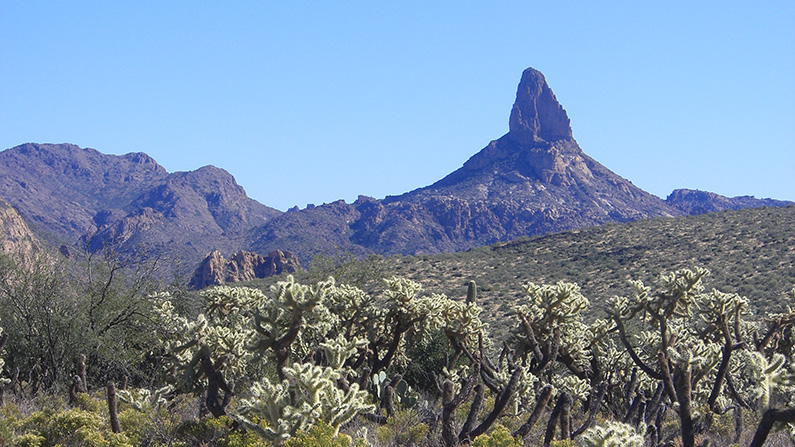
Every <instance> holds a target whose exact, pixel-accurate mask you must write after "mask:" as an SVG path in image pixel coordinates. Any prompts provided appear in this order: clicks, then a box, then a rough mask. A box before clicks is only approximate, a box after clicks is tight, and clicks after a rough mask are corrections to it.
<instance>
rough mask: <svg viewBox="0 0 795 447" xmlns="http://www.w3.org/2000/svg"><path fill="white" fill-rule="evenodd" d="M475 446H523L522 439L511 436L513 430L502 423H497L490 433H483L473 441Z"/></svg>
mask: <svg viewBox="0 0 795 447" xmlns="http://www.w3.org/2000/svg"><path fill="white" fill-rule="evenodd" d="M472 446H473V447H522V441H521V440H520V439H517V438H514V437H513V436H511V432H510V431H508V429H507V428H505V427H503V426H502V425H497V426H496V427H495V428H494V430H492V431H491V432H489V433H485V434H482V435H480V436H478V437H477V438H475V439H474V441H472Z"/></svg>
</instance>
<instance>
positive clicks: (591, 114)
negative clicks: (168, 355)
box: [0, 0, 795, 210]
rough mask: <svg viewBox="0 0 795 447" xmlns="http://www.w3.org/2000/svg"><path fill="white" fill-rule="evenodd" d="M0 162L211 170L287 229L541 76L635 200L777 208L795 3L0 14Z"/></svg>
mask: <svg viewBox="0 0 795 447" xmlns="http://www.w3.org/2000/svg"><path fill="white" fill-rule="evenodd" d="M0 64H1V68H0V149H7V148H10V147H13V146H16V145H19V144H22V143H25V142H39V143H67V142H68V143H74V144H77V145H79V146H82V147H91V148H94V149H97V150H99V151H101V152H105V153H112V154H124V153H127V152H138V151H142V152H146V153H148V154H149V155H151V156H152V157H154V158H155V159H156V160H157V161H158V162H159V163H160V164H161V165H163V166H164V167H165V168H166V169H167V170H168V171H171V172H173V171H186V170H193V169H197V168H199V167H201V166H203V165H208V164H212V165H215V166H218V167H221V168H224V169H226V170H227V171H229V172H230V173H232V174H233V175H234V176H235V178H236V179H237V181H238V183H239V184H240V185H242V186H243V187H244V188H245V189H246V191H247V192H248V194H249V195H250V196H251V197H253V198H255V199H256V200H258V201H260V202H262V203H264V204H266V205H269V206H273V207H275V208H278V209H281V210H286V209H287V208H289V207H292V206H294V205H298V206H299V207H301V208H303V207H305V206H306V204H308V203H314V204H321V203H326V202H331V201H334V200H337V199H345V200H347V201H349V202H350V201H353V200H355V199H356V197H357V195H359V194H363V195H368V196H372V197H377V198H382V197H384V196H386V195H395V194H400V193H403V192H406V191H409V190H412V189H414V188H418V187H422V186H426V185H428V184H430V183H432V182H434V181H436V180H438V179H440V178H442V177H443V176H445V175H446V174H448V173H449V172H452V171H453V170H455V169H457V168H458V167H460V166H461V165H462V164H463V163H464V161H466V160H467V159H468V158H469V157H470V156H472V155H473V154H475V153H476V152H478V151H479V150H480V149H482V148H483V147H484V146H485V145H486V144H488V142H489V141H490V140H493V139H496V138H499V137H500V136H502V135H503V134H505V133H506V132H507V130H508V117H509V114H510V109H511V105H512V104H513V101H514V97H515V94H516V86H517V85H518V83H519V79H520V76H521V73H522V70H524V69H525V68H527V67H534V68H536V69H538V70H540V71H542V72H543V73H544V74H545V76H546V78H547V81H548V82H549V84H550V86H551V87H552V89H553V91H554V92H555V94H556V96H557V98H558V100H559V101H560V102H561V103H562V104H563V106H564V108H566V110H567V112H568V113H569V117H570V118H571V122H572V128H573V133H574V137H575V138H576V139H577V141H578V142H579V143H580V146H581V147H582V148H583V150H584V151H585V152H586V153H587V154H588V155H590V156H592V157H593V158H595V159H596V160H598V161H599V162H601V163H602V164H604V165H605V166H607V167H608V168H610V169H611V170H613V171H614V172H616V173H617V174H619V175H621V176H622V177H624V178H627V179H629V180H631V181H632V182H633V183H635V184H636V185H638V186H640V187H641V188H643V189H645V190H647V191H649V192H651V193H653V194H656V195H658V196H660V197H663V198H664V197H665V196H666V195H668V194H669V193H670V192H671V191H672V190H673V189H675V188H693V189H702V190H708V191H713V192H717V193H719V194H723V195H728V196H735V195H755V196H757V197H772V198H777V199H786V200H795V175H793V171H795V2H794V1H792V0H782V1H758V2H750V1H743V2H739V1H732V0H721V1H670V0H669V1H655V0H650V1H634V0H633V1H611V2H595V1H594V2H591V1H582V2H571V1H565V0H556V1H529V0H525V1H496V2H477V3H476V2H467V1H451V2H428V1H421V2H413V1H401V2H376V1H361V2H347V1H338V2H332V1H316V2H304V1H285V2H276V1H235V2H206V1H185V2H177V1H136V2H117V1H94V2H89V1H60V2H43V1H16V0H2V1H0Z"/></svg>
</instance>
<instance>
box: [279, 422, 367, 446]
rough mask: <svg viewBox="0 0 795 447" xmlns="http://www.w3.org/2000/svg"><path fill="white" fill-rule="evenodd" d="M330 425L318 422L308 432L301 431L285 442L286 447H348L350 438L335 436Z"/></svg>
mask: <svg viewBox="0 0 795 447" xmlns="http://www.w3.org/2000/svg"><path fill="white" fill-rule="evenodd" d="M335 431H336V430H335V429H334V427H332V426H331V425H329V424H327V423H325V422H323V421H319V422H318V423H317V424H315V425H314V426H312V428H310V429H309V430H302V431H299V432H298V433H296V435H295V436H294V437H292V438H290V439H288V440H287V442H286V443H285V446H286V447H350V446H351V444H352V442H353V441H352V440H351V437H350V436H348V435H346V434H338V435H335Z"/></svg>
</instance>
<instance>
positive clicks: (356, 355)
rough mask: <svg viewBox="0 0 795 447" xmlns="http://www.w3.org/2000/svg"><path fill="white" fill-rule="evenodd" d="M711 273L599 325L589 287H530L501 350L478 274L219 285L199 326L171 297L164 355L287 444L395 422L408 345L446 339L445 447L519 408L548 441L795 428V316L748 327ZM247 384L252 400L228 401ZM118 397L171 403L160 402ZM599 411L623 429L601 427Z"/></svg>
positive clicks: (179, 386)
mask: <svg viewBox="0 0 795 447" xmlns="http://www.w3.org/2000/svg"><path fill="white" fill-rule="evenodd" d="M707 274H708V272H707V271H706V270H702V269H695V270H680V271H677V272H674V273H671V274H667V275H663V276H661V277H660V280H659V281H658V283H657V285H656V287H655V288H652V287H647V286H646V285H644V284H643V283H641V282H634V283H633V286H634V291H635V293H634V294H633V295H632V296H630V297H615V298H614V299H613V300H612V301H611V307H610V309H609V312H608V316H607V318H606V319H596V320H593V321H591V322H586V320H585V318H584V315H585V313H586V312H587V311H588V309H589V301H588V299H586V298H585V297H584V296H583V295H582V293H581V291H580V289H579V287H578V286H577V285H576V284H570V283H565V282H561V283H557V284H554V285H537V284H529V285H528V286H527V287H526V295H525V299H524V301H523V302H522V303H521V305H520V306H518V307H517V309H516V312H515V317H516V320H515V321H516V325H515V328H514V331H513V333H512V338H511V339H510V340H505V341H502V342H501V344H496V343H495V342H493V341H492V340H491V339H490V338H489V334H488V327H487V325H486V324H485V323H484V322H483V321H482V320H481V319H480V314H481V308H480V307H479V305H478V303H477V284H476V283H474V281H472V282H470V283H469V287H468V291H467V295H466V298H465V299H464V298H463V297H462V299H460V300H454V299H450V298H448V297H447V296H445V295H440V294H430V295H427V294H423V293H422V290H421V286H420V285H419V283H416V282H413V281H409V280H406V279H402V278H389V279H386V280H385V289H384V290H383V292H382V293H381V294H380V295H379V296H373V295H370V294H368V293H365V292H364V291H362V290H360V289H358V288H356V287H352V286H348V285H342V284H337V283H336V282H335V281H334V280H333V279H331V278H330V279H328V280H326V281H321V282H318V283H317V284H314V285H303V284H299V283H298V282H296V281H295V280H294V279H293V278H292V277H289V278H288V279H287V280H286V281H281V282H279V283H277V284H276V285H274V286H273V287H272V288H271V289H270V292H269V293H263V292H262V291H259V290H256V289H250V288H244V287H235V288H232V287H216V288H212V289H208V290H206V291H204V292H202V297H203V298H204V300H205V302H206V306H205V308H204V312H202V313H201V314H200V315H198V316H197V317H196V318H191V319H189V318H185V317H183V316H180V315H178V313H177V312H176V311H175V309H174V308H173V307H172V306H171V304H170V303H169V300H168V299H167V298H168V297H167V296H163V297H162V298H163V299H162V304H161V305H160V307H159V309H158V313H159V315H160V317H161V319H162V331H163V334H162V335H163V340H164V344H163V346H162V347H161V348H162V353H163V354H164V355H165V357H166V358H167V359H168V361H167V362H165V365H167V368H166V371H165V372H166V377H167V378H168V380H169V382H170V383H172V384H173V385H175V388H174V391H173V392H188V391H190V392H202V393H204V394H205V403H206V407H207V409H208V410H209V411H210V412H211V413H212V414H213V415H214V416H220V415H227V414H228V415H231V417H233V418H234V419H236V420H237V421H238V423H242V424H243V425H244V426H246V427H247V428H248V429H249V430H251V431H253V432H256V433H258V434H260V435H261V436H262V437H263V438H265V439H268V440H270V441H271V442H274V443H277V444H279V443H282V442H284V441H285V440H286V439H288V438H289V437H290V436H292V435H293V434H295V433H296V432H297V431H299V430H305V429H307V428H309V427H310V426H311V425H314V424H317V423H320V422H323V423H324V424H328V425H329V426H330V427H332V429H333V430H334V432H335V433H336V432H338V431H339V429H340V427H342V426H343V425H344V424H345V423H347V422H349V421H350V420H352V419H353V418H355V417H357V415H361V416H365V417H367V419H368V420H370V421H374V422H376V423H383V422H385V421H386V416H385V415H384V414H383V413H382V411H383V412H385V413H386V414H387V415H392V414H394V412H395V410H394V402H398V403H400V404H403V405H407V404H413V403H415V402H416V398H417V396H416V394H412V392H411V389H410V387H408V384H407V383H406V381H405V380H403V378H402V376H401V374H400V373H401V372H402V366H403V365H404V364H405V363H406V362H408V361H410V360H411V359H410V358H409V357H408V356H409V355H410V354H409V352H411V351H410V350H408V349H407V346H408V345H409V344H411V343H415V342H417V341H420V340H422V339H424V338H425V337H429V336H431V335H432V334H434V333H439V332H441V333H442V334H444V335H445V338H446V340H447V343H448V350H447V359H446V365H445V367H444V368H443V369H442V370H441V371H432V372H431V373H433V374H435V376H436V377H437V386H438V391H439V394H440V395H441V401H440V405H441V407H440V408H438V409H437V410H436V411H435V412H434V411H433V410H432V409H431V407H430V406H428V407H426V408H427V411H426V412H434V414H433V415H426V418H427V419H428V420H429V421H433V424H435V423H439V425H440V431H441V437H442V442H443V443H444V445H446V446H455V445H458V444H459V443H463V442H469V441H472V440H474V438H476V437H477V436H479V435H481V434H484V433H486V432H487V431H488V430H489V429H490V427H492V426H494V424H495V423H496V422H497V421H498V420H499V419H500V418H501V417H503V416H505V415H511V416H513V417H521V418H522V420H523V421H524V423H523V424H522V425H521V426H519V428H517V429H516V430H514V432H513V433H512V435H513V436H515V437H518V438H519V439H526V438H527V437H528V436H530V433H531V432H533V427H534V426H535V425H537V424H539V423H540V422H541V421H542V419H543V420H545V421H546V428H545V429H542V431H543V437H544V443H545V444H547V445H549V444H551V443H552V441H554V440H555V439H573V438H578V437H579V438H580V439H581V440H582V442H583V443H585V445H642V443H643V442H644V441H643V440H644V437H645V438H646V439H647V440H648V441H649V443H650V444H651V445H654V446H657V445H661V444H662V443H664V442H667V441H669V440H670V438H671V436H672V434H671V428H670V424H665V423H664V422H665V421H666V418H667V416H669V415H671V414H672V413H675V414H676V417H677V418H678V419H679V426H680V433H679V436H681V438H682V443H683V445H684V446H686V447H691V446H694V442H695V436H696V435H697V434H698V432H699V431H703V430H705V429H706V428H708V427H709V424H710V423H711V421H712V420H713V416H714V415H716V414H722V413H725V412H727V411H733V412H734V413H735V414H736V415H737V416H738V417H737V418H736V419H737V420H738V421H742V420H744V418H743V412H744V411H746V412H747V411H758V412H760V413H764V414H765V415H766V416H765V417H766V418H767V420H770V421H772V422H770V425H771V427H774V426H775V425H776V424H778V425H780V424H783V423H788V422H792V420H790V419H789V418H790V417H791V416H790V414H789V413H787V409H788V408H792V406H793V405H795V387H794V386H793V373H795V371H793V367H794V366H793V363H795V362H793V361H792V357H793V346H794V345H795V335H793V330H792V328H793V325H795V313H793V312H792V311H790V312H788V313H784V314H781V315H777V316H773V317H772V318H771V319H769V320H768V321H766V322H764V323H763V324H752V323H749V322H748V321H746V320H745V317H746V307H747V305H748V303H747V300H745V299H744V298H742V297H739V296H738V295H736V294H727V293H723V292H720V291H711V292H704V288H703V285H702V280H703V278H704V277H706V275H707ZM500 348H501V349H500ZM236 382H238V383H244V382H245V383H244V384H245V386H238V389H241V390H243V389H244V390H247V391H246V394H244V395H241V396H240V399H238V400H237V402H238V403H237V404H236V405H235V406H233V407H232V408H227V407H228V406H229V405H230V402H233V400H232V399H231V397H232V396H233V395H234V394H235V388H236V387H235V383H236ZM368 390H369V392H368ZM169 392H170V390H169ZM161 394H163V395H162V396H161V397H165V393H161ZM489 394H490V395H491V398H488V397H489V396H488V395H489ZM119 395H120V397H122V398H123V399H127V400H129V401H131V402H140V404H141V405H145V404H146V405H156V403H155V401H152V402H149V400H151V399H155V397H153V396H138V397H135V396H133V395H132V394H131V393H128V394H124V393H123V392H120V393H119ZM159 399H160V398H157V399H156V400H157V401H159ZM467 402H468V403H469V411H468V412H467V414H466V418H465V419H464V418H462V420H459V419H458V417H459V416H460V415H461V412H460V411H458V410H459V409H460V408H461V407H462V406H463V405H464V404H465V403H467ZM487 405H488V406H489V407H487V408H485V407H486V406H487ZM600 413H601V414H602V415H603V416H604V417H606V418H607V419H609V420H612V421H615V423H613V422H608V423H606V424H602V425H599V426H596V427H592V426H593V425H594V423H595V421H596V420H597V417H596V416H597V414H600ZM575 421H576V424H575ZM619 422H620V424H619ZM439 425H436V426H437V427H438V426H439ZM738 430H739V428H738ZM760 430H762V427H760ZM768 431H769V430H768ZM759 433H761V431H760V432H759ZM764 436H766V433H765V434H764ZM762 437H763V435H762V434H760V435H759V438H760V439H761V438H762Z"/></svg>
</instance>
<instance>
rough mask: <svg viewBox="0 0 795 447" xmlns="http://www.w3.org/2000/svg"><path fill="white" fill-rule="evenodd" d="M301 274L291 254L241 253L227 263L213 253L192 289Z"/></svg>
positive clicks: (194, 281)
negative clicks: (287, 274) (286, 274)
mask: <svg viewBox="0 0 795 447" xmlns="http://www.w3.org/2000/svg"><path fill="white" fill-rule="evenodd" d="M298 270H301V264H300V263H299V262H298V258H296V257H295V255H293V254H292V253H290V252H283V251H281V250H273V251H271V252H270V253H268V256H261V255H258V254H256V253H250V252H247V251H242V250H241V251H239V252H237V253H235V254H233V255H232V257H231V258H230V259H228V260H227V259H225V258H224V257H223V256H222V255H221V252H219V251H218V250H213V251H212V252H211V253H209V254H208V255H207V257H205V258H204V260H203V261H202V262H201V264H199V267H198V268H197V269H196V271H195V272H194V274H193V278H192V279H191V281H190V287H192V288H194V289H203V288H205V287H209V286H213V285H220V284H225V283H229V282H241V281H251V280H252V279H256V278H266V277H268V276H273V275H278V274H280V273H284V272H287V273H295V272H296V271H298Z"/></svg>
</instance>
